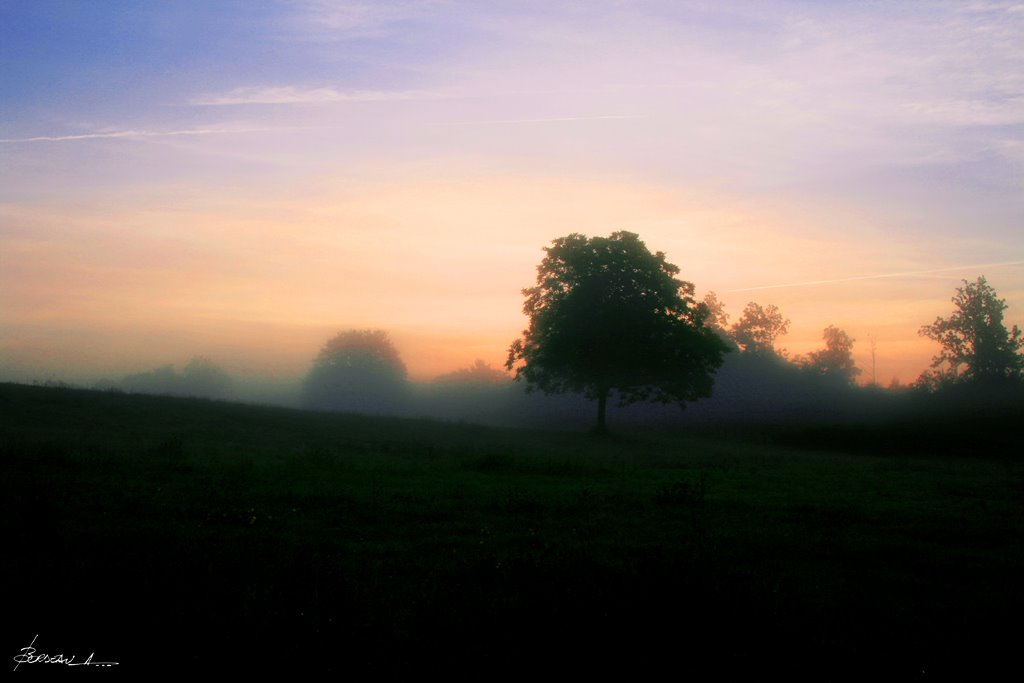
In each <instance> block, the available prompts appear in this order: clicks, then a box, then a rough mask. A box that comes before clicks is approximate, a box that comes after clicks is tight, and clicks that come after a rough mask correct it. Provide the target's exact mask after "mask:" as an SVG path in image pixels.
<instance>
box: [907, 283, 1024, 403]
mask: <svg viewBox="0 0 1024 683" xmlns="http://www.w3.org/2000/svg"><path fill="white" fill-rule="evenodd" d="M961 282H963V286H962V287H957V288H956V295H955V296H954V297H953V299H952V301H953V304H954V305H955V306H956V310H955V311H954V312H953V315H951V316H950V317H949V318H942V317H937V318H936V319H935V322H933V323H932V324H931V325H925V326H923V327H922V328H921V329H920V331H919V333H920V334H921V335H922V336H924V337H928V338H929V339H932V340H933V341H936V342H938V343H939V344H940V345H941V347H942V350H941V351H940V352H939V355H937V356H935V357H934V358H933V359H932V370H931V372H930V373H927V372H926V373H925V374H924V375H922V380H921V381H922V383H924V384H936V383H944V382H957V381H986V380H988V381H991V380H1000V379H1007V378H1015V379H1020V378H1021V375H1022V372H1024V356H1022V355H1021V349H1022V348H1024V338H1022V337H1021V330H1020V328H1018V327H1017V326H1016V325H1014V326H1013V327H1012V328H1011V329H1010V330H1007V329H1006V325H1004V324H1003V311H1005V310H1006V302H1005V301H1004V300H1003V299H1000V298H999V297H998V295H997V294H996V291H995V289H993V288H992V287H991V286H990V285H989V284H988V282H987V281H986V280H985V278H984V277H979V278H978V279H977V280H976V281H975V282H968V281H967V280H962V281H961Z"/></svg>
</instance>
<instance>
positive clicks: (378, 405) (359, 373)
mask: <svg viewBox="0 0 1024 683" xmlns="http://www.w3.org/2000/svg"><path fill="white" fill-rule="evenodd" d="M406 389H407V385H406V370H405V364H404V363H403V362H402V359H401V358H400V357H399V355H398V351H397V349H395V347H394V345H393V344H392V343H391V340H390V339H389V338H388V335H387V332H385V331H383V330H348V331H347V332H339V333H338V334H337V335H335V336H334V337H332V338H331V339H329V340H328V341H327V343H326V344H324V346H323V348H322V349H321V350H320V353H319V354H318V355H317V357H316V359H315V360H314V361H313V367H312V368H311V369H310V371H309V374H308V375H307V376H306V380H305V382H304V385H303V392H304V396H305V402H306V404H307V405H309V406H311V407H315V408H330V409H334V410H355V411H359V412H370V413H380V412H390V411H394V410H395V409H397V408H399V407H401V404H402V401H403V400H404V398H405V392H406Z"/></svg>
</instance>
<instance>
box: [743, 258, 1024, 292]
mask: <svg viewBox="0 0 1024 683" xmlns="http://www.w3.org/2000/svg"><path fill="white" fill-rule="evenodd" d="M1019 265H1024V261H1002V262H1000V263H976V264H974V265H968V266H950V267H948V268H932V269H930V270H907V271H903V272H901V273H882V274H880V275H857V276H854V277H841V278H835V279H833V280H805V281H803V282H787V283H784V284H778V285H760V286H757V287H740V288H739V289H726V290H724V291H726V292H753V291H757V290H760V289H781V288H783V287H811V286H813V285H830V284H834V283H836V282H857V281H859V280H881V279H884V278H893V277H912V276H914V275H930V274H932V273H947V272H949V271H951V270H969V269H974V268H996V267H998V266H1019Z"/></svg>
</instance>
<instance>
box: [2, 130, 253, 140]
mask: <svg viewBox="0 0 1024 683" xmlns="http://www.w3.org/2000/svg"><path fill="white" fill-rule="evenodd" d="M266 130H269V129H267V128H227V129H225V128H192V129H189V130H168V131H151V130H116V131H110V132H107V133H82V134H80V135H38V136H36V137H32V138H0V143H4V144H13V143H18V142H68V141H73V140H107V139H112V138H162V137H171V136H175V135H217V134H226V133H259V132H263V131H266Z"/></svg>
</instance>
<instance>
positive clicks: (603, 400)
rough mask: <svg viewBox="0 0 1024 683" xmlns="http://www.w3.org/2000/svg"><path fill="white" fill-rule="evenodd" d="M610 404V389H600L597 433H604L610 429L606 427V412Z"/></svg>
mask: <svg viewBox="0 0 1024 683" xmlns="http://www.w3.org/2000/svg"><path fill="white" fill-rule="evenodd" d="M607 406H608V390H607V389H600V390H598V393H597V429H596V431H597V433H598V434H604V433H606V432H607V431H608V430H607V428H606V427H605V422H604V413H605V408H606V407H607Z"/></svg>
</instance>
